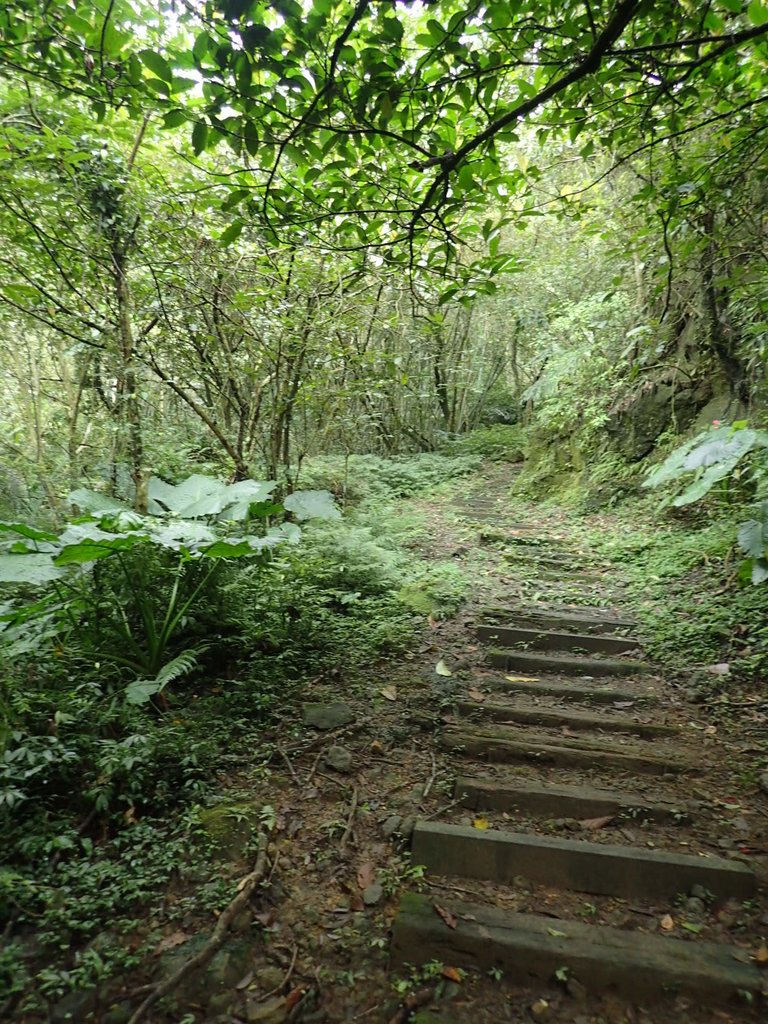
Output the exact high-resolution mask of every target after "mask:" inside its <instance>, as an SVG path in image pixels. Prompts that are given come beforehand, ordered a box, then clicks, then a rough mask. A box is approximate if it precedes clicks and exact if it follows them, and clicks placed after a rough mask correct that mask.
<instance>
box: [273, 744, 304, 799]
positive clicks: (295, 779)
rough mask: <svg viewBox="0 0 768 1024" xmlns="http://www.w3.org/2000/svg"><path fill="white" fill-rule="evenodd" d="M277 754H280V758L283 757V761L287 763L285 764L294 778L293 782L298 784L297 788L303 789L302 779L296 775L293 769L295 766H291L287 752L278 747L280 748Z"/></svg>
mask: <svg viewBox="0 0 768 1024" xmlns="http://www.w3.org/2000/svg"><path fill="white" fill-rule="evenodd" d="M277 752H278V754H280V756H281V757H282V759H283V760H284V761H285V763H286V765H287V767H288V771H289V772H290V773H291V778H292V779H293V781H294V782H295V783H296V785H297V786H298V787H299V789H301V779H300V778H299V776H298V775H297V774H296V771H295V770H294V767H293V765H292V764H291V759H290V757H288V755H287V754H286V752H285V751H284V750H283V748H282V747H278V748H277Z"/></svg>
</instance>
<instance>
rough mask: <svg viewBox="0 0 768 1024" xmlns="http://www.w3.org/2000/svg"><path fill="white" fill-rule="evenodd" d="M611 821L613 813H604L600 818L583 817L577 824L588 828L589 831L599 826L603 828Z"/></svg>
mask: <svg viewBox="0 0 768 1024" xmlns="http://www.w3.org/2000/svg"><path fill="white" fill-rule="evenodd" d="M612 821H613V815H612V814H606V815H605V816H604V817H602V818H584V820H583V821H580V822H579V824H580V825H581V827H582V828H588V829H589V830H590V831H595V830H597V829H599V828H604V827H605V826H606V825H608V824H609V823H610V822H612Z"/></svg>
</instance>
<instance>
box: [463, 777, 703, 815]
mask: <svg viewBox="0 0 768 1024" xmlns="http://www.w3.org/2000/svg"><path fill="white" fill-rule="evenodd" d="M454 797H455V799H456V800H460V801H461V805H462V807H469V808H472V809H473V810H477V811H481V810H488V811H522V812H523V813H527V814H533V815H535V816H536V817H541V818H577V819H586V818H602V817H606V816H607V815H616V816H621V817H622V818H631V819H632V820H635V821H653V822H663V823H666V824H674V825H683V824H686V823H687V822H688V821H689V820H690V814H689V812H688V811H687V810H686V807H685V805H682V806H681V805H680V804H677V805H675V804H674V803H649V802H648V800H646V798H645V797H644V796H642V795H640V794H639V793H618V792H612V791H611V790H608V789H597V788H595V787H593V786H555V785H553V784H551V783H547V784H546V785H545V786H542V785H541V784H540V783H538V782H520V781H514V782H504V781H503V780H497V779H476V778H470V777H468V776H460V777H459V778H458V779H456V786H455V789H454Z"/></svg>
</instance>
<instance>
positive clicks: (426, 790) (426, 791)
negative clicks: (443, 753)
mask: <svg viewBox="0 0 768 1024" xmlns="http://www.w3.org/2000/svg"><path fill="white" fill-rule="evenodd" d="M436 778H437V762H436V761H435V755H434V752H433V753H432V774H431V775H430V776H429V778H428V779H427V784H426V786H425V787H424V792H423V793H422V794H421V799H422V800H426V799H427V797H428V796H429V794H430V793H431V792H432V787H433V786H434V784H435V779H436Z"/></svg>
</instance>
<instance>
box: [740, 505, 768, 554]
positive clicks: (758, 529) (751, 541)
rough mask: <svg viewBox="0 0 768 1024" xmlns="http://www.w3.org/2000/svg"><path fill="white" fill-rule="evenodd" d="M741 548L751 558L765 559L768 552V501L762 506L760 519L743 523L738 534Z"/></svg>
mask: <svg viewBox="0 0 768 1024" xmlns="http://www.w3.org/2000/svg"><path fill="white" fill-rule="evenodd" d="M738 541H739V547H740V548H741V550H742V551H744V552H745V554H747V555H749V556H750V558H764V557H765V554H766V551H768V501H764V502H763V503H762V505H761V506H760V518H759V519H750V520H748V522H746V523H742V525H741V526H740V528H739V533H738Z"/></svg>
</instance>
